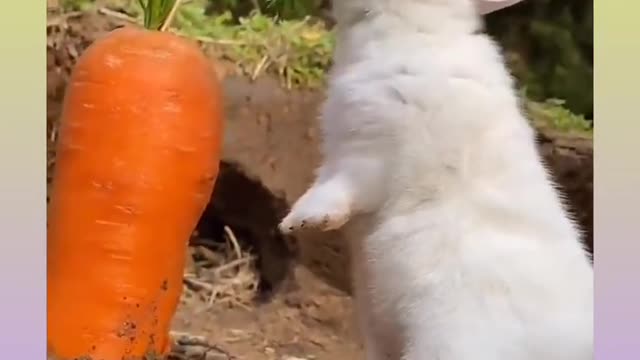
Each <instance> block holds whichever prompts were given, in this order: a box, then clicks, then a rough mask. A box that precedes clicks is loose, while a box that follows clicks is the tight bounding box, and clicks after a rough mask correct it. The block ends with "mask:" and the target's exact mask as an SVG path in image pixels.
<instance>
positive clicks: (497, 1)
mask: <svg viewBox="0 0 640 360" xmlns="http://www.w3.org/2000/svg"><path fill="white" fill-rule="evenodd" d="M521 1H522V0H476V3H477V4H478V10H479V11H480V14H482V15H486V14H489V13H492V12H494V11H498V10H500V9H504V8H506V7H508V6H511V5H514V4H517V3H519V2H521Z"/></svg>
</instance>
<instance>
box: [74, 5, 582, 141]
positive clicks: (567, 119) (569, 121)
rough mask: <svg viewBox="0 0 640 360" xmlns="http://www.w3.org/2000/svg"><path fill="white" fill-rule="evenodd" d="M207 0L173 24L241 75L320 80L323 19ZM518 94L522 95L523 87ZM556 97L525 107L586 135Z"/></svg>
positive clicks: (324, 53)
mask: <svg viewBox="0 0 640 360" xmlns="http://www.w3.org/2000/svg"><path fill="white" fill-rule="evenodd" d="M63 3H64V4H65V7H66V8H67V9H85V10H86V9H87V8H89V7H90V6H91V4H92V3H93V1H92V0H65V1H63ZM206 3H207V0H194V1H190V2H186V3H185V4H184V5H182V6H181V8H180V11H179V12H178V14H177V16H176V18H175V20H174V27H173V30H174V31H176V32H177V33H179V34H182V35H184V36H187V37H191V38H195V39H197V40H199V41H201V42H202V43H203V44H204V46H207V47H212V48H214V51H216V53H217V54H218V56H220V57H222V58H224V59H226V60H227V61H229V62H231V63H235V64H236V65H237V67H238V69H239V70H240V71H241V73H243V74H244V75H246V76H249V77H251V78H256V77H258V76H260V75H262V74H265V73H271V74H273V75H277V76H278V77H279V78H280V79H281V81H282V83H283V85H284V86H286V87H288V88H292V87H306V88H316V87H321V86H323V85H324V84H325V74H326V71H327V70H328V68H329V67H330V65H331V56H332V52H333V47H334V37H333V33H332V32H331V31H329V30H327V29H326V28H325V27H324V25H323V24H320V23H315V24H314V23H313V22H311V21H309V20H308V19H303V20H278V19H274V18H273V17H269V16H266V15H262V14H260V13H258V12H254V13H253V14H252V15H250V16H248V17H246V18H243V19H240V21H239V22H237V21H234V19H233V18H232V16H231V14H230V13H228V12H227V13H224V14H221V15H215V16H208V15H205V13H204V8H205V5H206ZM110 4H112V7H113V8H118V9H120V10H122V11H125V12H126V13H127V14H129V15H130V16H131V17H133V18H136V19H138V21H140V22H141V21H142V11H141V8H140V6H139V4H138V2H137V0H134V1H130V0H111V1H110ZM522 95H523V97H524V98H527V96H526V93H525V91H524V90H523V92H522ZM563 104H564V103H563V102H562V101H559V100H548V101H547V102H543V103H540V102H533V101H529V100H527V105H526V107H527V110H528V111H529V113H530V115H531V116H532V117H533V118H534V119H535V121H538V122H539V121H543V122H544V123H546V124H548V125H550V126H551V127H552V128H554V129H555V130H558V131H561V132H571V133H581V134H585V135H590V134H591V133H592V132H593V127H592V121H590V120H589V119H585V118H584V117H583V116H580V115H576V114H573V113H571V112H570V111H569V110H567V109H566V108H565V107H564V106H563Z"/></svg>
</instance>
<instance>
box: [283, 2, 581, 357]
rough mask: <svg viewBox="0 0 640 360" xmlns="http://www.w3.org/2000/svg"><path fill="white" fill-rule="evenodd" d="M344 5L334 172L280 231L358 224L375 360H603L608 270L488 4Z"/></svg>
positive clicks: (365, 315)
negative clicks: (570, 200) (547, 163)
mask: <svg viewBox="0 0 640 360" xmlns="http://www.w3.org/2000/svg"><path fill="white" fill-rule="evenodd" d="M334 7H335V14H336V18H337V19H338V25H337V36H338V38H337V49H336V53H335V62H334V69H333V70H332V74H331V78H330V87H329V91H328V99H327V101H326V103H325V105H324V108H323V113H322V126H323V131H324V142H323V148H322V150H323V154H324V163H323V164H322V165H321V166H320V168H319V169H318V172H317V178H316V180H315V183H314V184H313V185H312V186H311V187H310V188H309V189H308V190H307V192H306V193H305V194H304V195H303V196H302V197H301V198H300V199H299V200H298V201H297V202H296V203H295V204H294V206H293V208H292V210H291V212H290V213H289V214H288V215H287V216H286V217H285V218H284V219H283V220H282V223H281V224H280V229H281V230H282V231H283V232H292V231H296V230H298V229H300V228H302V227H308V228H316V229H319V230H330V229H337V228H341V227H343V225H344V230H345V233H346V234H347V235H348V238H349V241H350V244H351V249H352V251H351V254H352V257H353V261H352V266H353V270H354V288H355V299H356V307H357V311H358V313H359V317H360V323H361V324H360V328H361V332H362V335H363V338H364V343H365V352H366V359H367V360H387V359H388V360H542V359H544V360H587V359H592V357H593V269H592V266H591V263H590V260H589V258H588V256H587V254H586V252H585V251H584V249H583V248H582V246H581V244H580V242H579V237H580V236H579V232H578V230H577V228H576V225H575V224H574V222H572V221H571V219H570V218H569V216H568V214H567V211H566V210H565V208H564V206H563V204H562V202H561V199H560V197H559V195H558V193H557V192H556V190H555V188H554V185H553V183H552V181H551V179H550V176H549V175H548V173H547V171H546V170H545V168H544V166H543V164H542V161H541V157H540V156H539V154H538V152H537V149H536V145H535V141H534V133H533V131H532V129H531V127H530V126H529V123H528V121H527V120H526V119H525V116H524V115H523V113H522V110H521V109H520V107H519V104H518V99H517V96H516V93H515V91H514V86H513V83H512V79H511V77H510V75H509V74H508V72H507V70H506V68H505V65H504V61H503V58H502V56H501V54H500V51H499V49H498V47H497V46H496V45H495V44H494V42H493V41H492V40H491V39H490V38H489V37H488V36H487V35H485V34H483V33H481V32H480V29H481V25H482V23H481V17H480V15H479V11H480V9H479V7H478V5H477V4H476V3H474V2H472V0H340V1H335V2H334ZM345 224H346V225H345Z"/></svg>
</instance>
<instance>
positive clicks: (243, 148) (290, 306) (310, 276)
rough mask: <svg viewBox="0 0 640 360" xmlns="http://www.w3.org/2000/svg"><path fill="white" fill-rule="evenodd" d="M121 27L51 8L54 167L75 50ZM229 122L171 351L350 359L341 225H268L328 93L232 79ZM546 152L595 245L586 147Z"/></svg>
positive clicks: (312, 139) (227, 81)
mask: <svg viewBox="0 0 640 360" xmlns="http://www.w3.org/2000/svg"><path fill="white" fill-rule="evenodd" d="M119 24H121V22H118V21H117V20H114V19H113V18H112V17H108V16H104V15H100V14H90V15H86V14H85V15H82V14H71V15H68V14H67V15H65V16H50V18H49V21H48V26H47V35H48V39H49V42H48V46H47V59H48V64H47V65H48V74H47V81H48V93H47V100H48V101H47V113H48V119H47V124H48V127H49V128H48V134H49V140H50V143H49V145H50V146H49V170H50V174H51V171H52V170H53V169H54V166H55V154H54V147H53V145H54V143H55V126H56V121H57V118H58V116H59V113H60V106H61V100H62V97H63V94H64V87H65V84H66V81H67V79H68V76H69V72H70V69H71V68H72V66H73V64H74V62H75V59H77V57H78V55H79V54H80V53H81V52H82V51H83V50H84V49H85V48H86V47H87V46H88V45H89V44H90V43H91V42H92V41H93V40H94V39H95V38H96V37H97V36H99V35H101V34H103V33H104V32H105V31H107V30H110V29H112V28H114V27H115V26H117V25H119ZM228 66H229V64H224V63H222V64H219V69H221V71H220V76H221V80H222V81H223V84H224V91H225V98H226V102H227V104H226V116H227V130H226V133H225V143H224V154H223V163H222V168H221V173H220V176H219V178H218V181H217V184H216V189H215V192H214V195H213V197H212V202H211V204H210V205H209V207H208V209H207V210H206V212H205V214H204V215H203V217H202V219H201V221H200V224H199V226H198V231H197V233H196V234H194V238H193V239H192V246H191V253H190V254H189V255H188V264H189V265H188V267H187V269H185V280H184V283H185V287H184V289H185V290H184V296H183V299H182V302H181V305H180V308H179V309H178V312H177V314H176V316H175V320H174V326H173V329H174V336H175V339H176V347H175V354H174V358H175V359H192V360H194V359H207V360H212V359H220V360H222V359H243V360H258V359H277V360H280V359H282V360H286V359H288V360H303V359H309V360H311V359H318V360H322V359H327V360H347V359H349V360H351V359H358V358H360V357H361V351H362V350H361V347H360V346H359V341H358V339H357V334H356V332H355V327H354V319H353V314H352V305H351V300H350V297H349V276H348V256H347V255H348V254H347V253H346V251H345V244H344V239H343V238H342V235H341V234H340V233H339V232H332V233H325V234H318V233H308V234H304V235H299V236H298V237H297V238H282V237H281V236H280V235H278V234H277V232H276V231H275V226H276V224H277V222H278V220H279V219H280V218H281V217H282V216H283V215H284V213H285V212H286V210H287V208H288V206H290V204H291V203H292V202H293V201H294V200H295V199H296V198H297V197H298V196H300V195H301V194H302V192H303V191H304V189H305V187H306V186H307V185H308V183H309V182H310V181H311V180H312V176H313V169H314V167H315V165H316V164H317V162H318V160H319V154H318V153H317V143H318V131H317V128H316V125H315V113H314V112H315V109H316V108H317V106H318V104H319V103H320V102H321V101H322V98H323V95H322V94H321V93H316V92H312V91H288V90H285V89H282V88H281V87H279V85H278V82H277V81H276V80H273V79H270V78H263V79H259V80H258V81H256V82H250V81H248V80H246V79H243V78H238V77H234V76H227V73H228V72H227V71H225V69H226V68H227V67H228ZM540 144H541V150H542V153H543V154H544V156H545V158H546V159H547V161H548V163H549V165H550V167H551V169H552V170H553V173H554V176H555V177H556V179H557V180H558V182H559V183H560V184H561V185H562V186H563V189H564V190H565V192H566V194H567V197H568V199H569V203H570V206H571V208H572V210H573V212H574V213H575V214H576V217H577V218H578V220H579V221H580V223H581V224H582V226H583V228H584V229H585V232H586V234H587V236H586V242H587V245H588V247H590V248H591V246H592V245H591V244H592V226H591V221H592V220H591V219H592V206H593V205H592V198H591V194H592V182H593V180H592V178H593V172H592V149H591V147H592V145H591V141H590V140H588V139H581V138H578V139H574V138H567V137H566V136H563V135H559V134H554V133H553V132H552V131H548V130H547V129H541V132H540Z"/></svg>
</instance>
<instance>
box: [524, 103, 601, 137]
mask: <svg viewBox="0 0 640 360" xmlns="http://www.w3.org/2000/svg"><path fill="white" fill-rule="evenodd" d="M563 105H564V101H562V100H557V99H550V100H547V101H546V102H543V103H539V102H533V101H529V102H528V104H527V108H528V111H529V114H530V116H531V117H532V118H533V119H534V120H537V121H542V122H544V123H546V124H548V125H549V126H550V127H551V128H553V129H554V130H557V131H560V132H564V133H573V134H580V135H584V136H592V135H593V121H591V120H589V119H586V118H585V117H584V116H582V115H576V114H574V113H572V112H571V111H569V110H567V108H566V107H564V106H563Z"/></svg>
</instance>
